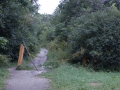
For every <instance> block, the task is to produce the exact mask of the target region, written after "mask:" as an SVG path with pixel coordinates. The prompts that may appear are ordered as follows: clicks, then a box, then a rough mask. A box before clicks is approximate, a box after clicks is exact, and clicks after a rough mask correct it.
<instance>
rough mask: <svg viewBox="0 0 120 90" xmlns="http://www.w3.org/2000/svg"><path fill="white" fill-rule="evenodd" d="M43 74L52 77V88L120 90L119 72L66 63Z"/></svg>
mask: <svg viewBox="0 0 120 90" xmlns="http://www.w3.org/2000/svg"><path fill="white" fill-rule="evenodd" d="M43 76H45V77H47V78H49V79H51V89H50V90H120V85H119V84H120V73H119V72H109V73H108V72H102V71H100V72H95V71H93V70H87V69H85V68H83V67H80V68H76V67H74V66H71V65H66V64H65V65H62V66H60V67H58V68H56V69H54V70H53V71H51V72H48V73H45V74H43Z"/></svg>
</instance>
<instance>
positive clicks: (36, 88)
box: [5, 48, 50, 90]
mask: <svg viewBox="0 0 120 90" xmlns="http://www.w3.org/2000/svg"><path fill="white" fill-rule="evenodd" d="M47 52H48V51H47V50H46V49H44V48H42V49H41V50H40V53H39V54H38V55H37V56H36V57H35V58H34V59H33V61H34V63H35V65H36V66H37V67H38V66H39V65H43V64H44V62H45V61H46V60H47V56H46V55H47ZM31 65H32V64H31ZM8 70H9V72H10V77H9V79H8V80H6V82H5V83H6V87H5V90H48V88H49V82H50V80H49V79H46V78H43V77H39V76H38V75H39V74H41V73H43V72H46V70H45V69H44V68H43V67H40V68H38V70H39V71H36V70H15V68H9V69H8Z"/></svg>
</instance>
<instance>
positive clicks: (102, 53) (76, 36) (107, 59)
mask: <svg viewBox="0 0 120 90" xmlns="http://www.w3.org/2000/svg"><path fill="white" fill-rule="evenodd" d="M73 22H74V24H73ZM73 22H72V24H73V26H75V28H74V27H72V29H74V30H71V31H72V33H71V35H70V36H69V40H70V41H69V44H68V45H70V48H71V47H72V48H71V51H72V52H75V51H77V50H80V48H81V47H82V48H84V49H85V50H86V52H85V53H84V56H85V55H87V54H88V55H90V57H91V59H90V58H89V60H90V63H91V64H93V66H94V67H95V68H106V69H113V70H119V68H120V63H119V62H120V58H119V53H120V51H119V44H120V41H119V39H120V36H119V34H120V31H119V29H120V12H119V11H118V10H117V9H116V8H115V7H114V6H112V7H111V8H110V9H108V10H107V11H98V12H95V13H92V14H89V15H83V16H82V17H80V18H77V19H76V20H74V21H73Z"/></svg>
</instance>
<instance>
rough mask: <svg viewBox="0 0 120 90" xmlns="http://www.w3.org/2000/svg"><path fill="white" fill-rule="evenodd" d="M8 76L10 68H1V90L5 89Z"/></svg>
mask: <svg viewBox="0 0 120 90" xmlns="http://www.w3.org/2000/svg"><path fill="white" fill-rule="evenodd" d="M7 77H8V70H7V69H6V68H0V90H4V85H5V79H6V78H7Z"/></svg>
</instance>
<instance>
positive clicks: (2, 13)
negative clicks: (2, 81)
mask: <svg viewBox="0 0 120 90" xmlns="http://www.w3.org/2000/svg"><path fill="white" fill-rule="evenodd" d="M35 1H36V0H5V1H1V3H0V8H1V9H0V37H4V38H5V39H6V40H7V45H6V46H5V48H2V50H1V51H0V53H3V54H5V55H9V56H10V57H11V58H12V60H13V61H15V60H17V58H18V53H19V46H20V44H22V41H23V40H24V41H25V42H26V43H27V46H28V47H29V49H30V51H31V52H35V51H36V50H37V49H36V48H38V39H37V32H38V30H39V26H38V25H39V20H38V19H37V14H36V13H37V10H38V6H39V5H37V3H35ZM0 44H1V43H0ZM1 46H2V47H4V45H2V44H1V45H0V47H1Z"/></svg>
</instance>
